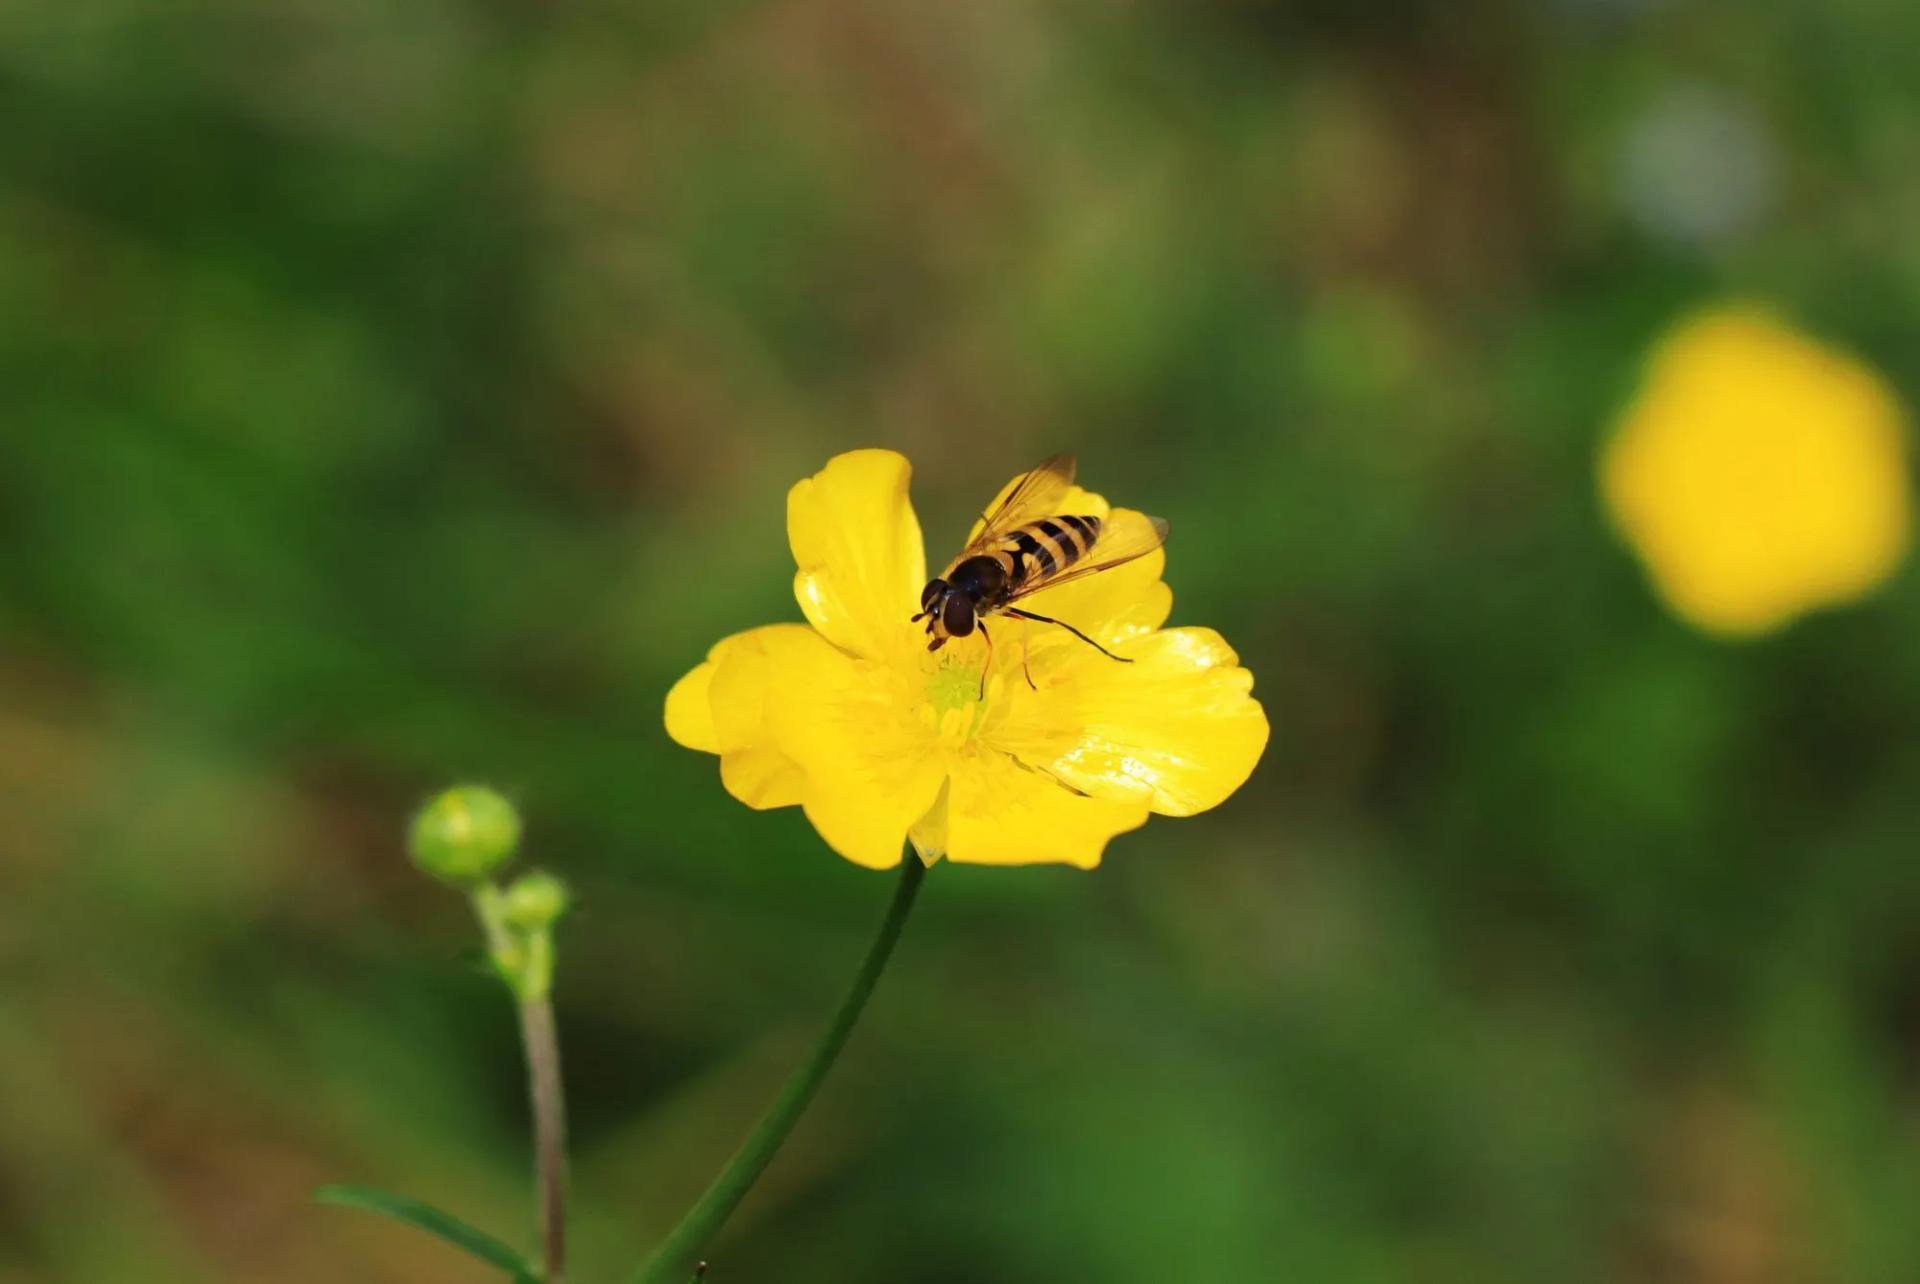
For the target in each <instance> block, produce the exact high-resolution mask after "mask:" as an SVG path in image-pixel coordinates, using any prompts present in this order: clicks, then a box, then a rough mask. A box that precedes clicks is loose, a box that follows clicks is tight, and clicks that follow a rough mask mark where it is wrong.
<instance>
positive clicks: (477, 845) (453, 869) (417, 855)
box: [407, 785, 520, 887]
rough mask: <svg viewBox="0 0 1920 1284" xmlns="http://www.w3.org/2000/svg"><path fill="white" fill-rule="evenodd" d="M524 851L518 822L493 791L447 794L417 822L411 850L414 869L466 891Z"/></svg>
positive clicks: (464, 789) (475, 788)
mask: <svg viewBox="0 0 1920 1284" xmlns="http://www.w3.org/2000/svg"><path fill="white" fill-rule="evenodd" d="M519 845H520V816H519V813H517V812H515V811H514V809H513V804H512V803H510V802H508V801H507V800H506V799H505V798H502V797H501V796H500V795H499V794H497V793H495V792H494V791H493V790H491V789H487V788H485V787H483V786H480V785H461V786H459V787H458V788H454V789H449V790H447V791H446V792H445V793H443V794H441V795H440V796H439V797H437V798H435V799H434V800H433V801H432V802H430V803H428V804H427V805H426V806H425V807H422V808H421V809H420V814H419V815H417V816H415V817H414V818H413V832H412V834H411V835H410V836H409V839H408V843H407V846H408V847H409V849H410V850H411V851H412V853H413V863H414V864H416V865H418V866H419V867H420V868H421V869H422V870H423V871H424V872H426V873H428V874H431V875H432V876H433V877H435V878H437V879H440V880H441V881H443V882H448V883H453V884H456V885H458V886H462V887H466V886H471V885H472V884H474V883H477V882H479V881H481V880H482V879H484V878H486V877H487V875H489V874H491V873H493V871H494V870H496V869H498V868H500V866H502V865H504V864H505V863H506V862H507V861H508V860H509V859H511V858H512V856H513V849H514V848H515V847H517V846H519Z"/></svg>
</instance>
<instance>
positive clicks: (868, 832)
mask: <svg viewBox="0 0 1920 1284" xmlns="http://www.w3.org/2000/svg"><path fill="white" fill-rule="evenodd" d="M807 636H808V637H810V638H811V639H812V641H811V645H806V646H784V647H783V648H782V655H781V657H780V660H779V663H778V665H777V675H776V678H775V680H776V682H777V689H770V690H769V692H768V696H767V702H766V710H767V726H768V729H769V731H770V732H771V733H772V741H773V743H774V744H775V745H776V746H777V747H778V749H779V751H780V753H782V754H783V755H785V756H786V757H787V758H789V759H791V760H792V761H793V762H794V763H795V764H797V765H798V767H799V769H800V770H801V771H802V772H803V773H804V774H805V778H806V791H805V792H806V796H805V799H804V806H805V808H806V813H807V819H808V820H810V821H812V822H813V827H814V828H815V829H817V830H819V831H820V836H821V837H822V838H824V839H826V841H827V845H828V846H830V847H832V848H833V849H834V850H835V851H837V852H839V853H840V854H841V855H842V856H845V857H846V858H847V859H848V860H850V861H854V862H856V863H858V864H861V865H867V866H871V867H873V868H876V869H878V868H885V867H887V866H890V865H895V864H898V863H899V861H900V853H901V849H902V847H903V845H904V844H905V841H906V836H907V830H908V829H909V828H911V827H912V826H913V824H914V822H916V821H918V820H919V819H920V818H921V817H923V816H925V815H926V814H927V811H928V810H929V809H930V808H931V807H932V806H933V802H934V799H935V797H936V796H938V794H939V792H940V787H941V785H942V784H943V783H944V781H945V779H946V766H945V763H944V761H943V760H942V757H941V755H940V752H939V747H938V743H937V741H936V739H935V734H934V731H933V728H932V727H931V726H929V725H928V724H927V722H925V721H924V720H922V719H921V718H920V717H919V716H918V704H917V702H916V700H915V699H914V698H912V693H911V692H910V691H909V689H908V687H907V684H906V683H905V681H904V680H903V676H902V674H901V673H900V672H898V671H897V670H894V669H891V668H889V667H887V666H885V665H880V664H875V663H873V662H872V661H868V660H861V659H855V658H851V657H848V656H846V655H844V654H842V653H841V652H839V651H836V650H835V649H834V648H833V647H831V646H829V645H828V644H827V643H826V642H825V641H823V640H822V639H820V638H819V637H818V636H817V635H814V634H811V633H808V634H807ZM717 707H718V705H716V708H717ZM721 730H722V732H723V734H724V732H725V730H726V729H725V728H724V727H722V728H721Z"/></svg>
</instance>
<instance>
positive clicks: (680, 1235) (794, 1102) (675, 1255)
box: [635, 851, 927, 1284]
mask: <svg viewBox="0 0 1920 1284" xmlns="http://www.w3.org/2000/svg"><path fill="white" fill-rule="evenodd" d="M901 866H902V868H901V872H900V882H899V884H898V885H897V886H896V887H895V889H894V893H893V902H892V903H891V904H890V905H888V906H887V916H886V917H885V918H884V919H882V920H881V921H880V931H879V932H878V934H876V935H875V936H874V938H873V944H872V945H871V946H869V947H868V948H867V957H866V958H865V959H864V960H862V962H861V964H860V970H859V971H858V972H856V973H854V976H853V983H852V984H851V985H849V986H848V987H847V996H846V998H844V999H842V1000H841V1001H840V1010H839V1011H837V1012H835V1013H834V1014H833V1020H832V1021H830V1022H829V1023H828V1024H827V1028H826V1030H825V1031H823V1032H822V1033H821V1035H820V1041H819V1042H818V1043H817V1044H815V1045H814V1048H813V1051H812V1052H811V1053H810V1054H808V1056H807V1059H806V1060H805V1061H803V1062H801V1063H800V1066H799V1068H798V1069H796V1070H795V1071H794V1072H793V1074H792V1076H791V1077H790V1078H789V1079H788V1080H787V1082H786V1086H785V1087H783V1088H781V1089H780V1095H779V1096H778V1097H775V1098H774V1101H773V1104H772V1105H771V1106H769V1107H768V1108H767V1113H766V1114H765V1115H763V1116H761V1118H760V1122H759V1123H758V1124H756V1125H754V1129H753V1131H752V1132H751V1133H749V1134H747V1139H746V1141H744V1142H742V1143H741V1145H740V1149H739V1150H737V1151H735V1152H734V1155H733V1158H732V1159H730V1160H728V1161H727V1166H726V1167H725V1168H722V1169H721V1170H720V1175H719V1176H718V1177H715V1178H714V1179H713V1184H712V1185H710V1186H708V1187H707V1189H706V1193H704V1194H702V1195H701V1196H700V1198H699V1199H698V1200H697V1201H696V1202H695V1203H694V1205H693V1207H692V1208H690V1209H688V1210H687V1214H686V1216H684V1217H682V1218H681V1219H680V1224H679V1225H678V1226H675V1227H674V1228H673V1230H672V1231H671V1232H669V1233H668V1235H667V1238H666V1239H665V1241H663V1242H662V1243H661V1245H660V1247H659V1248H657V1249H655V1250H654V1253H653V1256H652V1257H650V1258H648V1259H647V1263H646V1265H644V1266H642V1267H641V1268H640V1273H639V1274H638V1275H637V1276H636V1277H635V1284H684V1282H685V1281H686V1279H687V1277H688V1273H689V1272H690V1271H692V1270H693V1269H694V1266H695V1257H696V1255H697V1254H698V1253H699V1252H700V1250H701V1249H703V1248H705V1247H706V1245H707V1243H708V1241H709V1240H711V1239H712V1238H713V1236H714V1235H715V1233H716V1232H718V1231H719V1229H720V1227H721V1226H722V1225H723V1224H724V1223H725V1222H726V1220H727V1217H728V1216H729V1215H730V1214H731V1213H732V1212H733V1210H734V1209H735V1208H736V1207H737V1206H738V1205H739V1203H740V1201H741V1200H742V1199H743V1198H745V1197H746V1193H747V1191H749V1190H750V1189H752V1188H753V1183H754V1182H755V1181H757V1180H758V1179H759V1177H760V1174H761V1173H763V1172H765V1171H766V1167H767V1165H768V1164H769V1163H771V1162H772V1161H773V1157H774V1155H775V1154H777V1153H778V1152H779V1150H780V1145H781V1143H782V1142H784V1141H786V1139H787V1134H788V1133H790V1132H792V1131H793V1126H794V1124H796V1123H798V1122H799V1120H800V1116H801V1115H802V1114H804V1113H805V1112H806V1109H807V1105H808V1103H809V1102H811V1101H812V1100H813V1097H814V1094H815V1093H816V1092H818V1091H819V1090H820V1084H821V1081H822V1080H824V1079H825V1078H826V1077H827V1071H828V1070H830V1069H832V1068H833V1063H834V1060H835V1059H836V1058H837V1057H839V1055H840V1050H841V1049H842V1048H844V1047H846V1046H847V1038H848V1036H849V1035H851V1034H852V1033H853V1027H854V1023H855V1022H857V1021H859V1019H860V1012H861V1009H863V1008H864V1007H866V1005H867V999H868V997H869V996H870V995H871V994H872V993H873V987H874V983H875V982H877V981H878V980H879V979H880V973H881V972H882V971H884V970H885V969H886V966H887V959H888V958H889V957H891V956H892V954H893V947H894V945H895V943H896V942H898V941H899V939H900V931H901V929H902V928H903V927H905V926H906V922H907V912H908V911H909V910H911V909H912V908H913V901H914V897H915V896H916V895H918V893H919V891H920V884H921V882H922V881H923V880H924V879H925V878H926V876H927V867H926V866H925V865H924V864H923V863H921V860H920V858H919V856H917V855H916V854H914V853H913V852H911V851H909V852H908V853H907V854H906V857H905V858H904V859H903V860H902V862H901Z"/></svg>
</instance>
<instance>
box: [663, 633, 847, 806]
mask: <svg viewBox="0 0 1920 1284" xmlns="http://www.w3.org/2000/svg"><path fill="white" fill-rule="evenodd" d="M810 647H818V648H820V649H821V650H824V651H828V652H832V653H833V654H835V655H838V652H833V648H831V647H829V646H827V644H826V643H825V642H823V641H821V639H820V638H819V637H818V636H816V635H815V634H814V632H813V630H812V629H809V628H807V627H806V626H805V625H803V624H774V625H769V626H767V627H765V628H759V629H748V630H747V631H746V632H744V633H736V634H734V635H732V636H731V637H727V638H722V639H721V640H720V641H719V642H717V643H715V644H714V646H713V649H712V650H711V651H709V652H708V653H707V661H706V663H705V664H702V665H699V666H697V667H696V668H695V669H694V670H693V671H692V672H691V673H689V674H687V675H686V676H685V677H684V678H681V679H680V681H678V682H676V683H675V684H674V686H673V689H672V690H671V691H669V692H668V693H667V734H668V735H670V736H672V737H673V738H674V739H675V740H677V741H679V742H680V743H681V744H683V745H685V746H686V747H687V748H689V749H699V750H702V751H703V752H706V753H717V754H719V755H720V780H721V783H722V784H724V785H725V786H726V788H727V792H728V793H730V794H732V795H733V796H734V797H735V798H737V799H739V800H740V801H741V802H743V803H745V804H747V805H748V806H749V807H754V808H759V809H763V810H764V809H765V808H769V807H791V806H794V805H796V804H797V803H799V802H800V801H801V800H802V798H803V796H804V787H805V781H806V777H805V776H804V774H803V773H802V772H801V771H800V768H799V767H798V765H797V764H795V763H794V762H793V760H792V759H791V758H789V757H788V756H787V755H786V754H785V753H783V752H782V751H781V750H780V748H779V746H778V744H777V743H775V741H774V737H773V731H772V729H771V727H770V725H769V720H768V717H767V701H768V699H769V698H770V696H772V695H774V694H777V693H778V691H779V690H780V683H781V681H782V679H781V671H782V662H783V661H784V660H785V659H786V657H787V656H788V655H789V653H790V652H792V651H793V650H794V649H796V648H798V649H806V648H810ZM842 658H843V659H844V657H842Z"/></svg>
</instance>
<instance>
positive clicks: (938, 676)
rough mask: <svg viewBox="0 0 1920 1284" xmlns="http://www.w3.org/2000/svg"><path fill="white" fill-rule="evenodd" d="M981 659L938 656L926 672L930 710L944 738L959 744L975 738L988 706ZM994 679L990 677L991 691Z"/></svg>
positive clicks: (937, 729)
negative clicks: (983, 690)
mask: <svg viewBox="0 0 1920 1284" xmlns="http://www.w3.org/2000/svg"><path fill="white" fill-rule="evenodd" d="M980 667H981V666H980V663H979V662H978V661H977V660H973V661H969V660H968V659H967V658H965V657H962V656H958V655H947V656H941V657H938V658H937V659H936V660H935V661H934V665H933V668H932V670H931V671H930V672H929V673H928V674H927V686H926V693H927V694H926V699H927V706H926V707H927V714H928V719H929V721H931V722H932V724H933V726H934V729H935V730H936V731H937V732H938V733H939V735H940V739H941V742H942V743H944V744H947V745H959V744H963V743H965V742H966V741H968V740H970V739H972V737H973V733H974V730H975V729H976V728H977V727H978V726H979V724H980V719H981V716H982V715H983V714H985V713H986V710H987V702H986V701H985V700H984V699H982V698H981V694H980ZM993 687H994V679H991V678H989V679H988V680H987V692H988V694H991V693H992V691H993Z"/></svg>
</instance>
